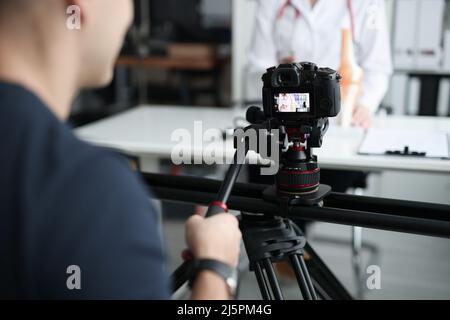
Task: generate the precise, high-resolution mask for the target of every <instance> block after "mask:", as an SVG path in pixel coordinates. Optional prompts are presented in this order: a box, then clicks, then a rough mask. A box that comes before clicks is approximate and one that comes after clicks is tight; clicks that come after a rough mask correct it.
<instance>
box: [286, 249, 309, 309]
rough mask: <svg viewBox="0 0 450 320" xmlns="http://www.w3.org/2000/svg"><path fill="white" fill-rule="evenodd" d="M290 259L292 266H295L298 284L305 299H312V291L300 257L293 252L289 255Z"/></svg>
mask: <svg viewBox="0 0 450 320" xmlns="http://www.w3.org/2000/svg"><path fill="white" fill-rule="evenodd" d="M289 259H290V260H291V264H292V267H293V268H294V271H295V277H296V278H297V282H298V286H299V287H300V291H301V292H302V296H303V299H305V300H312V296H311V292H310V290H309V286H308V284H307V281H306V278H305V274H304V273H303V270H302V268H301V264H300V259H299V257H298V256H297V255H296V254H293V255H291V256H289Z"/></svg>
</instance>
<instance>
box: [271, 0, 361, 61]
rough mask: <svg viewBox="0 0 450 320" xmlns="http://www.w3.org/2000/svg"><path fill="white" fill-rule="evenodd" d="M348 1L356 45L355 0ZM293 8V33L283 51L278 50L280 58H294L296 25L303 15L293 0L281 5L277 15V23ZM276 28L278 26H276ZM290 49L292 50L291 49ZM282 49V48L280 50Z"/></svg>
mask: <svg viewBox="0 0 450 320" xmlns="http://www.w3.org/2000/svg"><path fill="white" fill-rule="evenodd" d="M346 3H347V10H348V12H349V16H350V28H351V32H352V37H353V43H354V44H355V46H356V41H355V40H356V37H355V16H354V14H353V1H352V0H346ZM289 9H290V10H293V14H294V16H293V21H292V25H291V28H292V30H291V33H290V37H289V39H288V43H286V44H284V45H283V47H285V48H283V50H282V52H278V53H277V55H278V57H277V58H278V60H280V62H281V60H285V59H287V60H289V59H291V60H294V50H293V48H292V45H293V43H294V35H295V30H296V26H297V24H298V22H299V20H300V18H301V16H302V12H301V11H300V9H299V8H298V7H297V6H295V5H294V4H293V3H292V0H286V2H285V3H284V4H283V5H282V6H281V8H280V9H279V10H278V13H277V16H276V24H277V23H278V22H280V21H282V20H283V18H285V16H286V13H287V12H288V10H289ZM275 28H276V26H275ZM286 45H288V46H289V47H287V48H286ZM289 49H290V50H289ZM280 51H281V50H280ZM282 55H284V56H285V57H284V58H283V57H282Z"/></svg>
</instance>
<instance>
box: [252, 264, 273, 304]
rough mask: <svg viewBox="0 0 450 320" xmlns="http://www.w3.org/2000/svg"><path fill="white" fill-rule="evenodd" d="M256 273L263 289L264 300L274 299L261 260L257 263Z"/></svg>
mask: <svg viewBox="0 0 450 320" xmlns="http://www.w3.org/2000/svg"><path fill="white" fill-rule="evenodd" d="M255 275H256V280H257V281H258V286H259V289H260V290H261V295H262V298H263V300H272V297H271V296H270V292H269V287H268V286H267V280H266V278H265V275H264V272H263V270H262V268H261V265H260V264H259V262H257V263H256V264H255Z"/></svg>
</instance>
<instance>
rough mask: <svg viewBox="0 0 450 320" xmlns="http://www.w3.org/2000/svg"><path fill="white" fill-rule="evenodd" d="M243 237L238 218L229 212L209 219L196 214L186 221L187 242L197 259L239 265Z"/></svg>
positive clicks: (233, 265)
mask: <svg viewBox="0 0 450 320" xmlns="http://www.w3.org/2000/svg"><path fill="white" fill-rule="evenodd" d="M241 238H242V234H241V231H240V230H239V223H238V220H237V218H236V217H234V216H233V215H231V214H228V213H226V214H225V213H224V214H219V215H216V216H214V217H211V218H208V219H205V218H203V217H201V216H199V215H194V216H192V217H190V218H189V220H188V221H187V222H186V242H187V245H188V247H189V250H190V252H191V253H192V255H193V256H194V257H195V258H197V259H214V260H218V261H221V262H224V263H227V264H228V265H230V266H232V267H237V265H238V261H239V251H240V245H241Z"/></svg>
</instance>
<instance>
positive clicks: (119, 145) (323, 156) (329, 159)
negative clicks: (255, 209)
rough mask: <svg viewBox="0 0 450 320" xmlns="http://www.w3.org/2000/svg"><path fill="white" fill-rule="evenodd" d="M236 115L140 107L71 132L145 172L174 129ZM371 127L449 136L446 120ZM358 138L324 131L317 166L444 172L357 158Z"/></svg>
mask: <svg viewBox="0 0 450 320" xmlns="http://www.w3.org/2000/svg"><path fill="white" fill-rule="evenodd" d="M240 113H244V111H240V112H238V111H233V110H231V109H218V108H202V107H195V108H194V107H175V106H174V107H172V106H142V107H138V108H135V109H132V110H130V111H127V112H125V113H122V114H119V115H117V116H114V117H111V118H108V119H105V120H102V121H99V122H96V123H93V124H90V125H87V126H85V127H82V128H79V129H78V130H77V131H76V133H77V135H78V136H79V137H81V138H82V139H84V140H86V141H88V142H91V143H93V144H97V145H100V146H104V147H110V148H115V149H118V150H120V151H122V152H125V153H127V154H131V155H135V156H138V157H140V158H141V161H142V162H143V166H144V169H146V171H157V170H158V160H159V159H161V158H170V155H171V152H172V148H173V147H174V146H175V145H177V144H178V143H177V142H174V141H171V135H172V133H173V131H174V130H176V129H180V128H185V129H187V130H189V131H190V132H193V128H194V122H195V121H202V122H203V130H206V129H210V128H217V129H226V128H233V127H234V124H233V119H235V117H236V116H242V114H240ZM405 119H407V121H405ZM375 126H376V127H386V128H405V129H415V128H420V129H426V130H443V131H446V132H449V133H450V119H448V118H447V119H445V118H434V117H387V118H385V117H383V118H377V119H375ZM363 136H364V132H363V131H362V130H360V129H356V128H350V129H342V128H336V127H332V128H330V130H329V131H328V133H327V134H326V136H325V139H324V145H323V147H322V148H320V149H315V153H316V154H317V155H318V156H319V163H320V166H321V167H323V168H334V169H349V170H370V171H382V170H394V171H414V172H432V173H447V174H449V173H450V161H449V160H435V159H422V158H405V157H396V156H365V155H358V154H357V150H358V147H359V145H360V143H361V141H362V139H363ZM430 143H432V141H430ZM218 148H220V146H218ZM192 152H193V154H194V155H201V154H202V152H203V150H202V149H198V148H196V149H194V148H192ZM224 153H225V155H226V157H227V158H231V157H232V156H233V153H234V152H233V149H232V144H231V142H229V143H228V144H227V147H226V150H224Z"/></svg>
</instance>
